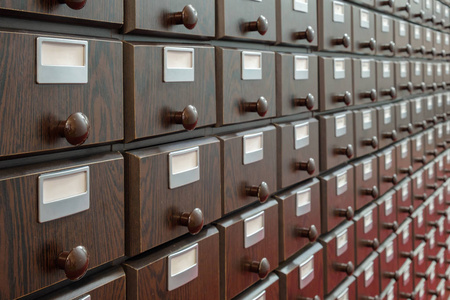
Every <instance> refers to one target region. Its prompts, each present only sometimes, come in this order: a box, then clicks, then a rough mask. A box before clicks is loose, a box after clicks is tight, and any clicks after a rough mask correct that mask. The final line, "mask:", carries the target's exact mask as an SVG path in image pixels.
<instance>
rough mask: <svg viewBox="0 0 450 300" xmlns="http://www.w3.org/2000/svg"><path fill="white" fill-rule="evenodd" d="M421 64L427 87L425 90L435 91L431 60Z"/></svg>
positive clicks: (435, 85)
mask: <svg viewBox="0 0 450 300" xmlns="http://www.w3.org/2000/svg"><path fill="white" fill-rule="evenodd" d="M433 49H434V48H433ZM422 66H423V81H424V82H425V84H426V87H427V88H426V91H427V93H429V92H436V90H437V84H436V83H435V81H434V70H433V68H434V63H432V62H424V63H423V64H422ZM428 97H430V96H428ZM428 97H427V98H428ZM431 98H433V97H432V96H431ZM424 99H425V98H424Z"/></svg>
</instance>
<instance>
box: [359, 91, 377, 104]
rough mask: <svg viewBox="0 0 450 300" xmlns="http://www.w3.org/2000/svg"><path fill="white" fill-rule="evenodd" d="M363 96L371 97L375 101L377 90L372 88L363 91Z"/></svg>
mask: <svg viewBox="0 0 450 300" xmlns="http://www.w3.org/2000/svg"><path fill="white" fill-rule="evenodd" d="M361 98H363V99H365V98H369V99H370V100H371V101H372V102H373V101H375V100H377V90H376V89H371V90H370V91H367V92H364V93H361Z"/></svg>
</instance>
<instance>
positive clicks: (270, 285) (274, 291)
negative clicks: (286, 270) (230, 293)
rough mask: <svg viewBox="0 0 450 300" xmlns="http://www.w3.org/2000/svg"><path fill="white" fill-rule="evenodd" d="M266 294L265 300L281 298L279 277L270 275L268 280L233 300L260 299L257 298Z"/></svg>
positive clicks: (273, 274)
mask: <svg viewBox="0 0 450 300" xmlns="http://www.w3.org/2000/svg"><path fill="white" fill-rule="evenodd" d="M263 292H264V293H265V299H278V298H279V296H280V287H279V280H278V276H277V275H276V274H275V273H273V272H272V273H270V274H269V275H268V276H267V278H266V279H264V280H260V281H258V282H257V283H255V284H254V285H252V286H251V287H250V288H248V289H246V290H245V291H244V292H242V293H241V294H239V295H238V296H236V297H234V298H233V300H249V299H258V298H256V297H257V296H259V295H261V293H263Z"/></svg>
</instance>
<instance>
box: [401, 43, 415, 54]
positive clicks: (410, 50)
mask: <svg viewBox="0 0 450 300" xmlns="http://www.w3.org/2000/svg"><path fill="white" fill-rule="evenodd" d="M398 52H400V53H403V52H406V54H408V55H411V54H412V53H413V49H412V47H411V45H410V44H406V46H405V47H400V48H398Z"/></svg>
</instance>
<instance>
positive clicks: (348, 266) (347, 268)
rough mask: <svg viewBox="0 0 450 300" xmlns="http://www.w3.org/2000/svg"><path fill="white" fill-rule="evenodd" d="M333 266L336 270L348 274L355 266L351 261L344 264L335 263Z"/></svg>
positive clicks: (351, 272) (350, 273)
mask: <svg viewBox="0 0 450 300" xmlns="http://www.w3.org/2000/svg"><path fill="white" fill-rule="evenodd" d="M334 267H335V269H336V271H338V272H344V273H347V275H348V276H350V275H352V274H353V271H355V267H354V266H353V263H352V262H351V261H349V262H348V263H346V264H342V263H335V264H334Z"/></svg>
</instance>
